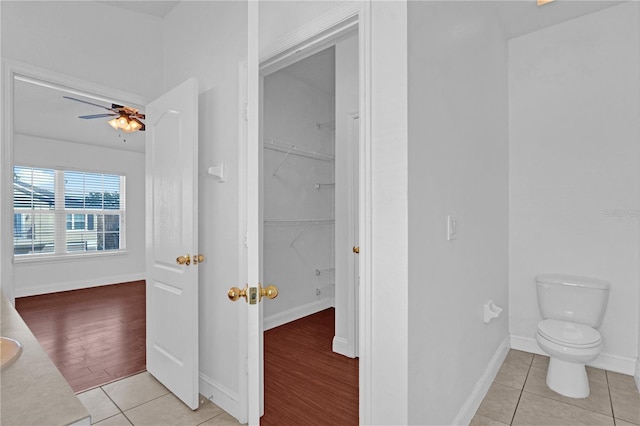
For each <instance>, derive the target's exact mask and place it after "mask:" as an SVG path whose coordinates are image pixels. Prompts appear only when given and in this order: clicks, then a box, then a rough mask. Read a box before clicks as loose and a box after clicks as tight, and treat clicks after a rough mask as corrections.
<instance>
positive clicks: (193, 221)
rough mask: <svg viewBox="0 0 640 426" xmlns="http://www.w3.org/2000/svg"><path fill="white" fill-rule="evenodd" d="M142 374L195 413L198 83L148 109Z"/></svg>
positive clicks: (189, 83) (181, 87)
mask: <svg viewBox="0 0 640 426" xmlns="http://www.w3.org/2000/svg"><path fill="white" fill-rule="evenodd" d="M146 251H147V265H146V266H147V269H146V270H147V285H146V290H147V370H148V371H149V373H151V374H152V375H153V376H154V377H155V378H157V379H158V380H159V381H160V382H161V383H162V384H163V385H165V386H166V387H167V388H168V389H169V390H170V391H171V392H173V394H175V395H176V396H177V397H178V398H180V399H181V400H182V401H183V402H184V403H185V404H186V405H188V406H189V407H190V408H191V409H194V410H195V409H196V408H198V399H199V398H198V397H199V394H198V266H197V263H199V260H200V259H199V258H198V82H197V80H195V79H190V80H187V81H185V82H184V83H182V84H181V85H179V86H178V87H176V88H174V89H173V90H171V91H170V92H168V93H166V94H164V95H162V96H161V97H160V98H158V99H156V100H155V101H153V102H152V103H150V104H149V105H148V106H147V109H146Z"/></svg>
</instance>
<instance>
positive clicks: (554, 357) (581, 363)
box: [536, 319, 602, 398]
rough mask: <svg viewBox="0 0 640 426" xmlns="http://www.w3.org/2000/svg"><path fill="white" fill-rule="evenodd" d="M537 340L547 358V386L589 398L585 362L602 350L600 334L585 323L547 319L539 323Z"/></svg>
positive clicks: (574, 396) (572, 395)
mask: <svg viewBox="0 0 640 426" xmlns="http://www.w3.org/2000/svg"><path fill="white" fill-rule="evenodd" d="M536 341H537V342H538V345H540V348H542V350H543V351H544V352H546V353H547V354H549V357H550V360H549V367H548V370H547V386H549V388H550V389H552V390H554V391H556V392H558V393H559V394H561V395H564V396H568V397H571V398H586V397H588V396H589V379H588V377H587V370H586V368H585V364H586V363H588V362H591V361H593V360H594V359H596V358H597V357H598V355H599V354H600V351H601V350H602V340H601V337H600V333H598V331H597V330H595V329H594V328H592V327H589V326H587V325H583V324H575V323H571V322H567V321H558V320H552V319H546V320H543V321H540V323H539V324H538V330H537V332H536Z"/></svg>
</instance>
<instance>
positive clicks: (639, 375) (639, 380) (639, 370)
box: [636, 358, 640, 392]
mask: <svg viewBox="0 0 640 426" xmlns="http://www.w3.org/2000/svg"><path fill="white" fill-rule="evenodd" d="M636 387H637V388H638V392H640V358H638V359H637V360H636Z"/></svg>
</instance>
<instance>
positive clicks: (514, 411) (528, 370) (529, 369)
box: [509, 357, 533, 425]
mask: <svg viewBox="0 0 640 426" xmlns="http://www.w3.org/2000/svg"><path fill="white" fill-rule="evenodd" d="M532 365H533V357H531V362H529V368H527V375H526V376H525V378H524V382H522V389H520V395H518V402H516V408H515V410H513V415H512V416H511V421H510V422H509V425H513V420H514V419H515V418H516V412H517V411H518V405H520V399H522V393H523V392H524V385H525V384H526V383H527V379H528V378H529V372H530V371H531V366H532Z"/></svg>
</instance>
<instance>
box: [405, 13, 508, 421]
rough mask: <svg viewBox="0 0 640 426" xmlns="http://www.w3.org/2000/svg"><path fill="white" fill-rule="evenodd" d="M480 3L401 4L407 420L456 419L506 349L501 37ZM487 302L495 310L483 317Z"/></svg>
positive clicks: (473, 404) (466, 416) (464, 417)
mask: <svg viewBox="0 0 640 426" xmlns="http://www.w3.org/2000/svg"><path fill="white" fill-rule="evenodd" d="M489 5H490V2H461V3H459V2H410V3H409V13H408V16H409V20H408V22H409V153H408V158H409V160H408V161H409V294H408V296H409V367H408V368H409V423H410V424H465V422H468V421H469V420H470V418H471V416H472V415H473V414H474V412H475V409H476V408H477V406H478V405H479V403H480V401H481V399H482V397H483V396H484V393H483V391H486V389H487V388H488V385H489V383H490V382H491V380H492V379H493V377H492V376H491V374H495V369H496V368H497V367H498V366H499V364H497V365H496V359H497V360H499V361H501V360H502V359H500V356H504V355H506V349H507V343H508V340H507V336H508V330H507V318H508V312H509V309H510V308H509V306H508V305H507V302H508V295H507V287H508V286H507V278H508V271H507V267H508V260H507V256H508V251H507V247H508V246H507V242H508V239H507V238H508V237H507V220H508V217H507V214H508V211H507V207H508V200H507V196H508V166H507V161H508V139H507V138H508V134H507V118H508V110H507V44H506V37H505V36H504V34H503V33H502V32H501V29H500V26H499V25H498V22H497V20H496V19H497V18H496V17H495V15H494V14H493V12H492V10H493V9H492V8H491V7H488V6H489ZM447 215H453V216H455V217H457V221H458V226H457V233H458V235H457V239H456V240H453V241H447V239H446V236H447V222H446V218H447ZM489 299H493V300H494V301H495V303H496V304H497V305H498V306H500V307H502V308H504V311H503V312H502V315H501V316H500V317H499V318H497V319H495V320H493V321H492V322H490V323H489V324H485V323H484V322H483V304H484V303H485V302H486V301H488V300H489ZM492 362H493V364H492ZM491 369H493V370H492V371H491Z"/></svg>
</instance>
